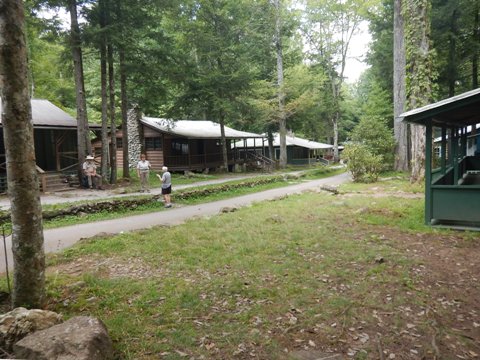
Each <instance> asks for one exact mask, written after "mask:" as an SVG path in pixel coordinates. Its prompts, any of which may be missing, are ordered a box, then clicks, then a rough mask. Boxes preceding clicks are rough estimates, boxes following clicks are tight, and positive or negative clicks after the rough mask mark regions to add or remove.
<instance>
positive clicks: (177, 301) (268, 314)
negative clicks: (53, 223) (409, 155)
mask: <svg viewBox="0 0 480 360" xmlns="http://www.w3.org/2000/svg"><path fill="white" fill-rule="evenodd" d="M417 190H418V189H417ZM420 194H421V192H420V193H419V192H416V190H412V187H411V185H409V184H407V182H405V181H404V180H402V179H399V178H397V177H394V178H392V179H390V180H388V181H381V182H379V183H376V184H370V185H367V186H366V185H355V184H353V185H352V184H349V185H346V186H343V187H342V188H341V193H340V195H332V194H330V193H326V192H309V193H305V194H302V195H296V196H290V197H288V198H285V199H282V200H276V201H269V202H263V203H257V204H255V205H253V206H250V207H246V208H241V209H239V210H237V211H235V212H232V213H225V214H221V215H218V216H215V217H212V218H210V219H202V220H192V221H189V222H187V223H185V224H183V225H180V226H174V227H161V228H156V229H151V230H145V231H139V232H135V233H125V234H121V235H118V236H113V237H101V238H96V239H91V240H88V241H84V242H83V243H81V244H79V245H77V246H75V247H73V248H70V249H68V250H66V251H64V252H62V253H60V254H57V255H55V256H50V257H49V268H48V281H47V286H48V295H49V304H48V308H49V309H51V310H54V311H57V312H61V313H63V314H64V315H65V317H70V316H74V315H93V316H97V317H99V318H100V319H102V320H103V321H104V322H105V324H106V325H107V327H108V329H109V332H110V335H111V337H112V339H113V340H114V345H115V349H116V351H117V353H118V357H119V358H122V359H290V358H292V357H291V356H292V354H294V353H295V351H298V350H317V351H323V352H335V353H341V354H343V355H344V356H345V357H347V358H352V359H379V358H382V359H422V358H424V359H434V358H436V359H440V358H442V359H455V358H461V359H473V358H475V356H477V355H478V354H480V349H479V345H478V344H479V342H478V339H480V303H479V301H478V299H479V298H480V288H479V286H478V276H479V273H478V269H479V268H480V266H479V259H480V256H479V255H480V239H479V236H478V233H469V232H463V233H460V232H450V231H445V230H443V231H439V230H432V229H431V228H429V227H426V226H424V225H423V199H422V197H421V195H420ZM380 353H381V354H382V355H380Z"/></svg>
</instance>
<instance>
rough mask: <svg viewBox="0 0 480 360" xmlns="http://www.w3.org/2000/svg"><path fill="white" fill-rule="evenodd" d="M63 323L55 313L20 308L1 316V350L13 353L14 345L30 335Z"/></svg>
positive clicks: (60, 317)
mask: <svg viewBox="0 0 480 360" xmlns="http://www.w3.org/2000/svg"><path fill="white" fill-rule="evenodd" d="M61 322H62V316H61V315H59V314H57V313H54V312H53V311H46V310H39V309H33V310H27V309H25V308H22V307H19V308H16V309H14V310H12V311H10V312H8V313H6V314H3V315H1V316H0V348H2V349H4V350H6V351H11V350H12V346H13V344H15V343H16V342H17V341H19V340H21V339H23V338H24V337H25V336H27V335H28V334H30V333H32V332H34V331H37V330H43V329H47V328H49V327H51V326H53V325H56V324H59V323H61Z"/></svg>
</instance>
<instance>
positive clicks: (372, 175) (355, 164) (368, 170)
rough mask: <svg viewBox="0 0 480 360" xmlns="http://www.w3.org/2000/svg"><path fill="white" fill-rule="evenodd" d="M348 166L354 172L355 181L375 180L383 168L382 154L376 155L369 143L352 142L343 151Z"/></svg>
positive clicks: (367, 181) (366, 181)
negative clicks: (370, 148) (371, 150)
mask: <svg viewBox="0 0 480 360" xmlns="http://www.w3.org/2000/svg"><path fill="white" fill-rule="evenodd" d="M343 154H344V157H345V160H346V161H347V168H348V170H349V171H350V173H351V174H352V177H353V181H354V182H365V183H370V182H375V181H377V180H378V176H379V175H380V172H381V171H382V168H383V158H382V156H381V155H374V154H372V153H371V152H370V150H369V149H368V146H367V145H364V144H360V143H350V144H348V145H346V146H345V150H344V151H343Z"/></svg>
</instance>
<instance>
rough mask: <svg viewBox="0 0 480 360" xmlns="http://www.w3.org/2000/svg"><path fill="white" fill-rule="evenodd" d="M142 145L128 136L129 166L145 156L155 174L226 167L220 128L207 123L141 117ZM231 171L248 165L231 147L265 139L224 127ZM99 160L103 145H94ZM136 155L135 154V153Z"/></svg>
mask: <svg viewBox="0 0 480 360" xmlns="http://www.w3.org/2000/svg"><path fill="white" fill-rule="evenodd" d="M139 134H140V135H139V136H138V141H139V142H140V144H132V143H131V142H132V141H134V140H132V138H135V137H132V134H130V133H129V163H130V167H135V166H136V163H137V161H138V159H139V156H140V153H145V154H146V156H147V159H148V161H150V163H151V165H152V168H153V169H154V170H161V168H162V166H164V165H165V166H168V168H169V170H171V171H204V170H208V169H215V168H219V167H221V166H223V155H222V147H221V143H220V140H221V134H220V125H219V124H217V123H214V122H212V121H207V120H176V121H173V120H169V119H160V118H152V117H142V118H141V119H140V120H139ZM116 138H117V167H118V168H119V169H121V168H122V167H123V149H122V132H121V131H118V132H117V135H116ZM225 138H226V141H227V149H228V151H227V153H228V165H229V170H232V169H233V166H234V165H235V164H240V163H243V162H244V161H245V157H241V155H240V152H239V151H238V149H236V148H235V147H233V148H232V146H231V145H232V144H234V143H235V141H237V140H239V139H248V138H257V139H260V140H261V139H262V138H263V136H262V135H259V134H254V133H250V132H245V131H239V130H235V129H232V128H230V127H228V126H225ZM92 145H93V148H94V149H95V155H96V157H97V156H98V155H101V141H100V140H98V139H97V140H96V141H94V142H93V144H92ZM134 152H135V153H134Z"/></svg>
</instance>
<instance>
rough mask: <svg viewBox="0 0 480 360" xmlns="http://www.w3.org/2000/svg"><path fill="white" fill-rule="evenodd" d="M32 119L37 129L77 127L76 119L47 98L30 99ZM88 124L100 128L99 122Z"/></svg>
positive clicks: (0, 101)
mask: <svg viewBox="0 0 480 360" xmlns="http://www.w3.org/2000/svg"><path fill="white" fill-rule="evenodd" d="M31 104H32V121H33V126H34V127H35V128H37V129H39V128H40V129H41V128H44V129H51V128H75V129H76V128H77V120H76V119H75V118H74V117H72V116H70V115H69V114H67V113H66V112H65V111H63V110H62V109H60V108H59V107H58V106H55V105H53V104H52V103H51V102H50V101H48V100H43V99H32V100H31ZM1 107H2V99H1V98H0V108H1ZM1 124H2V114H1V112H0V126H1ZM88 126H89V127H90V128H92V129H97V128H100V127H101V125H99V124H92V123H89V124H88Z"/></svg>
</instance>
